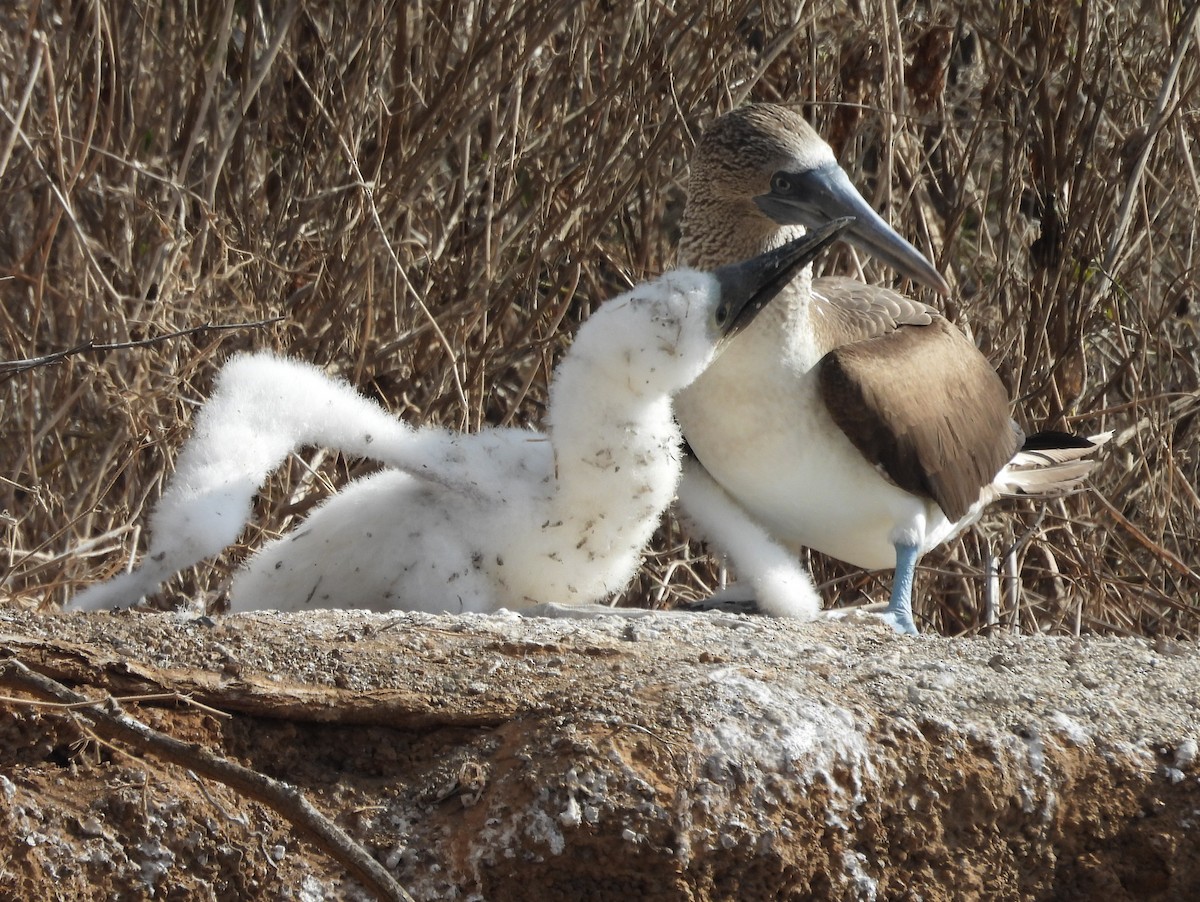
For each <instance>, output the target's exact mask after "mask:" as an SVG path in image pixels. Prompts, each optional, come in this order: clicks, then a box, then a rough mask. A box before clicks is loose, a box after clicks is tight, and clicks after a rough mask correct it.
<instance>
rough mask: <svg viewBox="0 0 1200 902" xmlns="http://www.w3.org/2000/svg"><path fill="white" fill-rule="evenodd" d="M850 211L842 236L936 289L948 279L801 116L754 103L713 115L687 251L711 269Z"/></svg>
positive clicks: (695, 185)
mask: <svg viewBox="0 0 1200 902" xmlns="http://www.w3.org/2000/svg"><path fill="white" fill-rule="evenodd" d="M844 216H853V217H854V220H855V221H854V224H853V225H852V226H851V227H850V228H849V229H847V230H846V232H845V233H844V234H843V238H844V239H845V240H846V241H849V242H850V243H851V244H853V245H854V246H855V247H857V248H859V249H860V250H863V251H865V252H866V253H868V254H870V255H872V256H873V257H876V258H877V259H879V260H881V261H883V262H885V263H887V264H888V265H889V266H892V267H893V268H895V269H896V270H897V271H898V272H900V273H901V274H902V275H904V276H907V277H908V278H910V279H913V280H914V281H917V282H920V283H922V284H924V285H928V286H929V287H931V288H933V289H935V290H936V291H939V292H941V293H943V294H945V293H947V292H948V291H949V286H947V284H946V281H945V279H943V278H942V276H941V274H940V273H939V272H938V271H937V270H936V269H935V268H934V266H933V264H932V263H930V262H929V261H928V260H927V259H926V258H925V256H924V255H923V254H922V253H921V252H920V251H918V250H917V249H916V248H915V247H913V246H912V245H911V244H909V243H908V242H907V241H905V240H904V239H903V238H902V237H900V235H899V234H897V233H896V232H895V230H893V229H892V228H891V226H889V225H888V224H887V223H886V222H884V221H883V219H882V218H880V216H879V215H878V214H877V213H876V212H875V211H874V210H873V209H872V208H871V206H870V204H868V203H867V202H866V200H864V199H863V197H862V195H861V194H859V193H858V191H857V190H856V189H855V187H854V186H853V185H852V184H851V182H850V179H849V177H848V176H847V175H846V173H845V171H844V170H843V169H842V168H841V166H839V165H838V162H837V159H836V158H835V157H834V155H833V150H832V149H831V148H830V146H829V145H828V144H826V143H825V142H824V141H823V140H822V139H821V137H820V136H819V135H818V134H817V133H816V132H815V131H814V130H813V128H812V126H810V125H809V124H808V123H807V122H806V121H805V120H804V118H803V117H801V116H800V115H799V114H797V113H795V112H793V111H792V110H789V109H787V108H786V107H781V106H776V105H774V104H763V103H760V104H750V105H748V106H744V107H741V108H739V109H736V110H734V111H733V112H731V113H727V114H725V115H724V116H721V117H720V118H718V119H716V120H715V121H714V122H713V123H712V124H711V125H709V127H708V128H707V129H706V130H705V132H704V134H703V136H702V137H701V139H700V143H699V144H698V145H697V147H696V152H695V154H694V155H693V157H692V164H691V175H690V177H689V181H688V205H687V210H686V211H685V213H684V217H683V240H682V242H681V245H680V256H681V258H682V260H683V262H685V263H686V264H687V265H689V266H696V267H700V268H712V267H715V266H719V265H721V264H724V263H729V262H731V261H734V260H740V259H744V258H747V257H749V256H753V255H754V254H757V253H759V252H761V251H763V250H765V249H767V248H770V247H775V246H777V245H778V244H780V243H781V242H783V241H785V240H786V239H788V238H790V237H793V236H794V235H795V230H794V229H793V228H788V227H795V226H802V227H804V228H810V229H811V228H816V227H818V226H821V225H824V224H825V223H827V222H831V221H832V220H835V219H840V218H842V217H844Z"/></svg>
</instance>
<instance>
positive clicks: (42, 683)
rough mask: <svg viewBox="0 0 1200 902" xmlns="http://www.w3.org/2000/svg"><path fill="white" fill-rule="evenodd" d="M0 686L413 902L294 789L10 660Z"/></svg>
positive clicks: (387, 893) (385, 893) (371, 885)
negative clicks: (260, 810)
mask: <svg viewBox="0 0 1200 902" xmlns="http://www.w3.org/2000/svg"><path fill="white" fill-rule="evenodd" d="M0 685H3V686H8V687H10V688H13V689H18V690H20V691H22V692H28V693H30V694H31V695H34V696H37V697H39V698H46V699H53V700H55V701H58V702H62V703H64V704H70V705H78V706H80V710H77V711H76V712H75V714H74V716H75V717H77V718H78V719H79V720H80V721H82V722H83V723H84V724H85V725H86V729H87V730H89V731H92V732H95V733H96V734H97V735H99V736H101V737H102V738H104V739H108V740H117V741H120V742H124V743H128V744H129V745H131V746H133V747H134V748H136V749H138V750H139V751H141V752H143V753H146V754H149V755H153V756H155V757H157V758H160V759H162V760H164V761H168V762H170V763H172V764H176V765H178V766H180V767H184V768H187V769H188V770H191V771H194V772H196V773H197V774H203V775H204V776H206V777H209V778H211V779H214V780H218V781H220V782H222V783H224V784H225V785H226V786H229V787H230V788H232V789H234V790H236V791H237V792H240V793H242V794H243V795H245V796H247V797H248V798H251V799H253V800H254V801H256V802H260V803H261V804H263V805H266V806H267V807H269V808H271V809H272V810H274V811H275V812H276V813H277V814H279V815H280V816H281V817H283V818H285V819H286V820H288V821H289V822H290V823H292V824H293V825H295V826H296V827H297V828H299V829H300V830H301V831H302V832H304V833H305V834H307V835H308V836H309V838H310V839H311V840H312V841H313V842H314V843H315V844H316V845H317V846H318V847H319V848H321V849H323V850H324V851H325V852H326V853H328V854H329V855H331V856H332V857H333V858H335V859H336V860H337V861H338V862H339V863H341V864H342V865H343V866H344V867H345V868H346V870H347V871H349V872H350V873H351V874H352V875H353V876H354V878H355V879H356V880H358V881H359V882H360V883H362V884H363V886H365V887H367V888H368V889H370V890H371V891H372V892H374V893H376V894H377V895H378V897H379V898H380V899H389V900H396V902H414V900H413V898H412V896H410V895H409V894H408V893H407V892H406V891H405V889H404V887H402V886H400V884H399V883H397V882H396V881H395V880H394V879H393V878H392V875H391V874H389V873H388V871H387V869H386V868H384V866H383V865H381V864H380V863H379V862H378V861H376V860H375V859H374V858H372V857H371V856H370V854H368V853H367V851H366V849H364V848H363V847H362V846H360V845H359V844H358V843H356V842H355V841H354V840H353V839H351V838H350V836H349V835H348V834H347V833H346V832H345V831H344V830H342V828H341V827H339V826H337V824H335V823H333V821H331V820H330V819H329V818H327V817H326V816H325V815H323V814H322V813H321V812H320V811H318V810H317V809H316V808H315V807H313V805H312V803H311V802H309V801H308V799H306V798H305V797H304V795H303V794H302V793H301V792H300V791H299V790H298V789H296V788H295V787H294V786H289V785H288V784H287V783H283V782H281V781H279V780H275V779H272V778H271V777H268V776H267V775H266V774H261V773H259V772H257V771H254V770H251V769H250V768H248V767H243V766H242V765H240V764H236V763H234V762H232V761H230V760H228V759H227V758H222V757H220V756H219V755H216V754H214V753H213V752H212V751H210V750H209V749H207V748H205V747H204V746H202V745H200V744H199V743H196V742H182V741H180V740H178V739H176V738H174V737H173V736H168V735H166V734H165V733H160V732H159V731H158V730H154V729H151V728H150V727H148V726H146V725H145V724H144V723H142V722H140V721H138V720H135V719H134V718H132V717H130V716H129V715H128V714H126V713H125V711H124V710H123V709H122V708H121V705H120V703H119V702H118V701H117V700H116V699H115V698H113V697H112V696H109V697H108V698H106V699H104V700H99V701H95V700H91V699H88V698H87V697H86V696H83V695H80V694H78V693H76V692H72V691H71V690H70V689H68V688H67V687H66V686H64V685H62V684H61V683H59V682H56V681H55V680H52V679H50V678H49V677H47V676H43V675H42V674H40V673H37V672H36V671H33V670H31V669H29V668H28V667H26V666H25V665H24V664H22V663H21V662H20V661H18V660H16V659H15V658H12V659H9V660H7V661H5V662H4V663H2V664H0Z"/></svg>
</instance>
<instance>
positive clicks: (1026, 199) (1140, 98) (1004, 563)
mask: <svg viewBox="0 0 1200 902" xmlns="http://www.w3.org/2000/svg"><path fill="white" fill-rule="evenodd" d="M365 6H367V5H360V4H347V3H317V2H309V0H285V2H277V3H270V4H265V3H234V2H233V0H226V2H225V3H223V4H222V3H215V4H201V3H186V4H175V3H166V4H156V3H151V2H148V0H93V2H83V3H78V4H66V3H49V2H37V0H24V2H17V3H15V4H6V6H5V8H4V11H0V108H2V110H0V112H2V116H0V298H2V300H3V306H2V309H0V360H3V361H6V362H5V363H3V364H0V404H3V409H2V414H0V416H2V419H0V423H2V427H0V428H2V432H0V436H2V437H0V528H2V529H3V541H2V545H0V548H2V550H3V558H0V594H3V595H5V596H7V598H8V599H9V601H8V603H10V604H21V605H25V606H35V605H45V606H51V607H52V606H55V605H57V604H59V603H61V602H62V601H63V600H64V599H66V598H67V597H68V596H69V594H70V593H71V592H72V591H73V590H74V588H76V587H77V586H79V585H81V584H83V583H86V582H89V581H91V580H94V579H98V578H101V577H103V576H106V575H108V574H110V573H112V572H113V571H114V570H115V569H117V568H120V567H122V566H124V565H125V564H126V562H127V561H128V559H129V556H130V555H131V554H132V553H133V552H134V551H135V550H136V549H137V547H138V546H139V543H140V542H142V541H143V539H144V537H143V536H142V535H141V534H140V532H139V528H138V525H139V524H141V523H142V522H143V521H144V518H145V515H146V513H147V511H148V506H149V505H151V504H152V503H153V501H154V500H155V499H156V498H157V497H158V495H159V493H160V491H161V488H162V483H163V479H164V476H165V474H167V473H169V472H170V470H171V467H172V461H173V458H174V456H175V454H176V452H177V450H178V448H179V446H180V443H181V442H182V441H183V440H184V438H185V436H186V435H187V428H188V421H189V419H190V417H191V416H192V414H193V413H194V411H195V409H196V406H197V405H198V404H199V403H201V401H202V400H203V398H204V397H205V394H206V391H207V388H208V386H209V384H210V381H211V378H212V375H213V373H214V371H215V368H216V367H217V366H219V364H220V362H221V361H222V359H224V358H225V357H226V356H227V355H228V354H230V353H231V352H233V351H235V350H238V349H243V348H251V347H255V348H259V347H272V348H277V349H280V350H284V351H286V352H287V353H289V354H293V355H296V356H298V357H302V358H305V359H308V360H313V361H316V362H318V363H320V364H322V365H325V366H327V367H329V369H330V370H331V371H334V372H338V373H341V374H343V375H345V376H346V377H347V378H349V379H350V380H351V381H353V382H354V383H355V384H356V385H358V386H360V387H361V388H362V389H363V390H364V391H366V392H368V393H371V394H373V395H375V396H377V397H378V398H380V399H381V400H382V401H383V402H384V403H385V404H387V405H388V406H389V407H390V408H391V409H393V410H395V411H396V412H397V413H398V414H400V415H402V416H404V417H406V418H408V419H410V420H412V421H414V422H437V423H446V424H451V425H454V426H456V427H462V428H467V429H475V428H478V427H479V426H481V425H483V424H485V423H526V422H531V423H532V422H537V421H538V420H539V419H540V417H541V414H542V412H543V403H544V399H545V384H546V380H547V377H548V374H549V372H550V370H551V368H552V366H553V363H554V361H555V360H556V358H557V356H558V355H559V354H560V353H561V352H562V350H563V348H564V347H565V346H566V345H567V343H568V342H569V339H570V335H571V333H572V331H573V330H574V328H575V326H576V325H577V324H578V322H579V321H580V320H581V319H582V318H583V317H584V316H586V314H587V311H588V310H589V309H590V308H591V306H592V305H593V304H594V303H596V302H597V301H599V300H602V299H604V298H605V297H607V296H609V295H611V294H613V293H616V292H617V291H618V290H620V289H623V288H625V287H626V286H628V285H629V284H630V283H631V282H633V281H635V280H637V279H639V278H641V277H642V276H644V275H646V274H649V273H655V272H658V271H660V270H661V269H663V268H664V267H667V266H669V265H670V264H671V262H672V261H673V254H674V242H675V237H676V236H675V230H674V223H675V222H676V221H677V218H678V215H679V212H680V208H681V204H682V200H683V197H684V192H685V190H686V163H687V158H688V154H689V151H690V149H691V147H692V145H693V143H694V141H695V138H696V136H697V135H698V133H699V130H700V129H701V128H702V127H703V125H704V124H705V123H706V122H707V121H708V120H709V119H711V118H712V117H713V116H714V115H716V114H717V113H720V112H723V111H725V110H727V109H729V108H730V107H731V106H733V105H736V104H738V103H740V102H743V101H744V100H772V101H781V102H787V103H793V104H798V105H800V106H801V107H802V108H803V110H804V111H805V113H806V114H807V115H808V116H809V117H810V119H811V120H812V121H813V122H814V123H815V124H816V125H817V127H818V128H819V129H820V130H821V131H822V132H823V133H824V134H825V135H826V136H828V137H829V139H830V141H831V143H832V144H833V145H834V148H835V150H836V151H837V153H838V155H839V157H840V158H841V159H842V160H843V161H844V163H845V165H846V166H847V168H848V169H849V170H850V172H851V175H852V177H853V178H854V180H855V181H856V183H858V184H859V185H860V186H861V187H862V188H863V190H864V193H865V194H866V195H867V196H868V197H869V198H870V199H871V200H872V201H873V202H874V203H875V204H876V205H877V206H878V207H879V208H880V209H881V210H884V211H885V215H887V216H888V217H889V218H890V219H891V221H892V222H893V223H894V224H895V225H896V226H897V228H898V229H899V230H900V231H901V232H902V233H904V234H906V235H907V236H909V237H910V238H912V239H913V240H914V241H915V242H916V243H917V244H918V245H919V246H922V247H925V248H927V249H929V250H930V251H931V252H932V254H933V256H934V259H935V260H936V261H937V262H938V263H939V265H940V267H941V268H942V269H943V271H944V272H945V273H946V274H947V276H948V278H949V279H950V281H951V283H952V284H953V285H954V286H955V288H956V292H957V293H956V295H955V297H954V299H953V300H952V301H950V302H948V303H947V309H948V312H949V313H950V315H951V316H952V317H954V318H955V319H956V320H957V321H959V322H961V323H963V324H964V325H965V326H968V327H969V328H970V330H971V331H972V334H973V335H974V336H975V337H976V339H977V340H978V342H979V344H980V346H981V347H982V348H983V349H984V351H985V353H987V354H988V356H989V357H990V358H991V359H992V360H993V361H994V362H995V364H996V365H997V367H998V369H999V370H1000V372H1001V374H1002V376H1003V378H1004V380H1005V381H1006V383H1007V384H1008V385H1009V386H1010V387H1011V389H1012V391H1013V393H1014V396H1015V397H1017V398H1019V399H1020V407H1021V410H1022V411H1023V413H1022V419H1023V420H1024V425H1026V426H1027V427H1034V428H1041V427H1066V428H1071V429H1074V430H1078V431H1082V432H1084V433H1093V432H1098V431H1100V430H1102V429H1109V428H1111V429H1115V430H1116V431H1117V438H1116V440H1115V442H1114V444H1113V445H1112V446H1111V450H1110V452H1109V453H1108V454H1107V456H1106V458H1105V463H1104V465H1103V467H1102V469H1100V470H1098V471H1097V473H1096V476H1095V479H1094V480H1093V482H1094V486H1095V492H1094V493H1090V494H1086V495H1082V496H1077V497H1073V498H1070V499H1067V500H1065V501H1062V502H1055V503H1051V504H1048V505H1038V504H1032V503H1017V502H1012V503H1007V504H1006V505H1003V506H1002V507H1003V508H1004V509H1003V510H1001V511H1000V512H998V513H996V514H993V515H990V516H989V517H987V518H986V519H985V521H984V523H983V524H982V526H981V527H980V528H978V529H976V530H974V531H972V532H970V533H969V534H968V535H967V536H965V537H964V538H962V539H961V540H959V541H957V542H955V543H953V544H952V545H951V546H949V547H948V548H946V549H943V550H942V551H941V552H939V553H937V554H933V555H930V556H929V557H927V558H926V561H925V564H926V567H925V568H924V569H923V571H922V573H921V575H920V577H919V582H918V596H919V600H918V603H917V607H918V617H919V618H920V619H922V620H923V621H924V623H925V624H926V626H927V627H928V628H932V629H937V630H941V631H943V632H946V633H949V634H960V633H969V632H973V631H977V630H980V629H984V628H987V627H988V626H989V624H997V623H998V624H999V625H1000V627H1005V626H1008V627H1017V628H1020V629H1022V630H1026V631H1028V630H1051V631H1058V632H1064V631H1065V632H1075V631H1085V632H1086V631H1112V632H1117V633H1136V634H1156V635H1168V636H1179V635H1182V636H1189V637H1194V636H1196V635H1198V634H1200V575H1198V573H1197V569H1198V565H1197V556H1196V553H1195V549H1196V548H1197V546H1198V543H1200V525H1198V523H1197V520H1198V518H1200V498H1198V496H1197V489H1196V486H1197V483H1198V482H1200V478H1198V477H1200V459H1198V458H1200V448H1198V445H1200V419H1198V417H1197V413H1198V412H1200V362H1198V355H1197V327H1196V313H1197V304H1200V301H1198V300H1197V298H1196V296H1195V294H1196V289H1197V281H1198V271H1197V261H1196V254H1197V250H1198V249H1197V246H1196V228H1195V221H1196V211H1197V210H1198V209H1200V173H1198V161H1197V149H1198V147H1200V116H1198V110H1197V107H1198V102H1197V101H1198V97H1197V83H1198V80H1200V49H1198V38H1197V34H1196V31H1195V28H1196V13H1195V3H1192V4H1190V5H1189V6H1188V7H1187V8H1186V9H1185V8H1182V7H1181V5H1180V4H1179V3H1176V2H1169V0H1148V2H1139V3H1126V2H1117V0H1109V2H1102V0H1071V2H1046V3H1035V4H1025V3H1004V4H997V3H995V2H993V0H966V2H960V3H953V4H952V3H945V2H935V0H924V2H921V0H907V2H905V0H860V2H851V3H849V4H848V5H847V4H845V3H842V2H833V0H814V2H808V3H805V2H802V0H792V2H749V0H727V2H717V0H713V2H701V0H680V2H678V3H671V2H665V0H663V2H656V0H645V2H636V3H625V4H618V3H611V2H600V0H584V2H577V0H529V2H526V3H521V4H508V3H493V2H486V0H424V2H422V0H402V2H397V3H392V4H376V5H371V6H370V8H369V9H365V8H362V7H365ZM830 265H836V266H840V267H842V268H845V267H847V266H852V265H855V263H854V261H853V259H852V257H851V255H850V253H849V252H848V251H845V250H844V249H843V250H841V251H839V252H838V253H837V254H836V255H834V256H833V257H832V258H831V261H830ZM868 272H869V275H870V276H871V277H872V278H879V279H888V278H891V275H890V274H889V273H887V272H884V271H879V270H876V269H875V268H874V267H873V266H868ZM276 317H278V318H279V319H278V320H277V321H271V320H274V318H276ZM268 321H271V322H268ZM225 326H233V327H235V328H229V329H224V328H217V327H225ZM173 333H183V334H180V335H177V336H175V337H168V336H171V335H172V334H173ZM101 344H109V345H117V346H118V347H115V348H111V349H107V350H104V349H100V348H98V347H96V345H101ZM89 345H91V346H92V347H91V348H90V349H89ZM126 345H128V346H126ZM71 349H77V350H76V352H73V353H70V354H66V355H63V356H61V357H55V359H53V360H52V361H44V362H41V363H40V364H39V365H29V366H26V365H24V364H21V363H19V361H26V360H32V359H34V358H39V357H42V356H45V355H58V354H59V353H60V352H64V351H68V350H71ZM361 469H362V466H361V464H359V463H356V462H354V461H345V460H342V459H340V458H337V457H336V456H332V455H326V454H322V453H316V452H308V453H305V454H303V455H302V456H301V457H298V458H296V459H295V460H293V461H292V462H291V463H290V464H289V466H288V467H286V468H285V470H287V471H288V472H286V473H283V474H281V475H280V477H279V478H278V479H275V480H273V481H272V483H271V485H270V486H269V488H268V490H267V491H265V492H264V493H263V496H262V498H261V499H260V505H259V507H260V514H261V516H260V518H259V522H258V525H256V526H255V527H254V528H252V530H251V531H250V532H249V533H248V535H247V536H246V537H245V544H244V545H243V546H242V547H240V548H239V549H235V550H234V551H233V552H232V553H231V554H229V555H228V556H226V558H224V559H223V560H221V561H218V562H216V564H215V565H213V566H205V567H203V568H199V569H198V570H197V571H196V572H195V573H192V574H189V575H187V576H186V577H185V578H184V579H183V580H182V581H181V582H180V588H181V590H184V591H189V592H192V591H197V590H199V589H212V588H214V587H216V586H217V585H219V584H220V582H221V580H222V579H223V577H224V576H225V575H227V573H228V568H229V566H230V565H231V564H233V563H235V562H236V560H237V559H238V558H239V557H240V556H241V555H243V554H244V553H245V551H246V549H247V548H249V547H254V546H256V545H257V544H258V543H259V542H260V541H261V539H262V534H263V533H264V532H265V533H270V534H274V533H276V532H278V531H279V530H281V529H283V528H285V527H286V526H287V525H288V524H289V523H290V522H292V521H293V519H294V518H295V517H296V516H297V515H299V514H301V513H303V511H304V510H305V509H306V508H307V507H308V506H310V505H311V504H312V503H313V502H314V501H315V500H318V499H319V498H320V497H323V496H324V494H325V493H326V492H328V491H329V489H330V487H331V486H335V485H337V484H340V483H341V482H343V481H344V480H345V479H346V478H347V477H348V476H349V475H351V474H353V473H356V472H361ZM813 563H814V568H815V571H816V573H817V574H818V576H819V578H820V579H822V580H825V581H826V582H827V585H826V587H825V589H824V593H825V595H826V597H827V598H830V599H837V600H838V601H858V600H862V598H863V596H864V594H865V595H868V596H871V597H876V598H877V597H880V596H881V595H882V594H883V593H884V592H885V586H886V585H887V582H886V580H884V581H881V580H880V579H879V578H878V577H875V576H871V575H864V574H861V573H857V572H854V571H852V570H849V569H847V568H844V567H842V566H840V565H837V564H833V563H830V562H828V561H819V560H816V561H814V562H813ZM989 570H994V571H996V572H997V574H998V575H997V576H995V577H992V578H989V576H988V572H989ZM718 578H719V572H718V570H717V569H716V568H715V567H714V566H713V565H712V564H711V563H710V562H708V561H707V559H705V558H704V557H703V555H702V553H701V549H697V548H689V547H688V546H687V545H686V543H685V541H684V540H683V536H682V532H681V531H680V529H679V528H678V527H677V526H675V525H674V524H672V523H667V524H666V525H665V526H664V529H663V530H662V531H661V534H660V537H659V539H658V541H657V542H656V550H655V554H654V555H653V557H652V560H651V562H650V566H649V567H648V568H647V570H646V574H645V575H644V576H643V577H642V578H641V579H640V580H639V582H638V583H637V584H636V585H635V586H634V587H633V589H632V590H631V592H630V593H629V599H628V600H629V601H630V602H632V603H642V604H645V603H651V604H660V605H661V604H670V603H671V602H672V601H673V600H674V599H677V598H681V597H682V598H688V597H695V596H696V595H699V594H702V593H703V592H705V591H707V590H708V589H709V588H710V587H711V586H712V585H713V583H714V581H715V580H716V579H718Z"/></svg>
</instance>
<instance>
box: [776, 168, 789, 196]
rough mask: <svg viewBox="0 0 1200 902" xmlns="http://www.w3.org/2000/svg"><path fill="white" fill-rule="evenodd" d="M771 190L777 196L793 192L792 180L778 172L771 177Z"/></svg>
mask: <svg viewBox="0 0 1200 902" xmlns="http://www.w3.org/2000/svg"><path fill="white" fill-rule="evenodd" d="M771 190H772V191H774V192H775V193H776V194H786V193H787V192H789V191H791V190H792V183H791V180H790V179H788V177H787V176H786V175H784V174H783V173H782V172H777V173H775V174H774V175H773V176H771Z"/></svg>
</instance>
